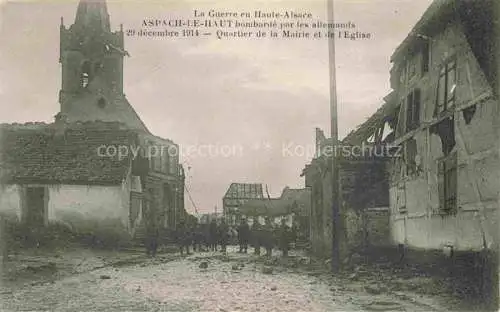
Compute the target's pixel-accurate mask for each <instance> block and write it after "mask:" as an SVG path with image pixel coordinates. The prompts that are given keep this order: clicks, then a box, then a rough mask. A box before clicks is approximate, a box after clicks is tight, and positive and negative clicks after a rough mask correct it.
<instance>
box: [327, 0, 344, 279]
mask: <svg viewBox="0 0 500 312" xmlns="http://www.w3.org/2000/svg"><path fill="white" fill-rule="evenodd" d="M333 1H334V0H327V14H328V18H327V19H328V23H329V24H333V22H334V20H335V19H334V8H333ZM332 31H333V30H332ZM328 32H330V30H328ZM328 61H329V62H328V64H329V73H330V115H331V117H330V119H331V140H332V150H331V151H330V153H329V155H327V157H328V156H331V166H332V227H333V228H332V232H333V233H332V236H333V239H332V241H333V246H332V263H331V264H332V271H333V272H334V273H336V272H338V271H339V270H340V242H339V240H340V234H341V228H340V227H341V224H342V222H341V220H340V219H339V218H340V204H339V202H340V200H339V197H340V194H339V167H338V162H337V152H336V151H337V148H336V146H337V142H338V122H337V121H338V118H337V79H336V67H335V66H336V65H335V36H334V35H333V34H332V35H330V34H329V35H328Z"/></svg>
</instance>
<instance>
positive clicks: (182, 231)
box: [177, 221, 191, 255]
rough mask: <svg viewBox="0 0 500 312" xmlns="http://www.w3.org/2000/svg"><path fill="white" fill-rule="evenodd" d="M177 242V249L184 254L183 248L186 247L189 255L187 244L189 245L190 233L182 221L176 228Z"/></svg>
mask: <svg viewBox="0 0 500 312" xmlns="http://www.w3.org/2000/svg"><path fill="white" fill-rule="evenodd" d="M177 243H178V244H179V250H180V252H181V255H184V249H186V254H187V255H189V245H191V235H190V233H189V228H188V226H187V225H186V223H185V222H184V221H181V222H180V223H179V227H178V229H177Z"/></svg>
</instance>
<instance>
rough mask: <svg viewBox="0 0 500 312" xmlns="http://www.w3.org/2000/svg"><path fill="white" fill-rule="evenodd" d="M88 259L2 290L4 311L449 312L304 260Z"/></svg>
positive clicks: (434, 302) (200, 256)
mask: <svg viewBox="0 0 500 312" xmlns="http://www.w3.org/2000/svg"><path fill="white" fill-rule="evenodd" d="M86 259H87V260H85V261H87V262H88V263H87V264H84V263H78V267H79V268H80V269H79V271H78V270H75V271H74V272H73V273H72V274H63V275H59V277H56V278H52V279H50V278H49V279H39V280H37V281H36V282H27V283H24V284H23V285H19V283H18V285H17V286H9V284H7V283H4V285H3V287H2V291H1V295H0V302H1V303H2V307H1V311H172V312H174V311H219V312H220V311H446V310H448V309H447V308H445V307H444V306H442V305H441V304H443V303H446V300H445V298H442V297H441V298H440V302H439V301H438V299H439V298H438V299H436V298H437V297H436V298H432V297H430V296H427V297H426V296H418V295H416V294H413V293H411V292H407V293H404V291H396V290H398V289H396V290H394V291H393V290H390V289H389V288H387V287H385V286H381V285H379V284H377V283H376V282H373V281H371V282H370V281H369V278H366V279H362V280H357V281H356V279H355V278H351V279H346V278H341V277H339V278H337V279H334V278H332V277H331V276H329V274H326V273H325V272H324V271H322V270H323V269H319V268H317V269H313V266H312V265H311V264H310V263H308V262H309V261H310V260H309V259H308V258H307V257H304V256H302V255H300V254H298V253H295V254H292V255H291V257H290V259H289V260H288V261H286V262H284V261H283V260H282V259H281V258H280V257H275V258H273V260H267V261H266V260H264V258H263V257H261V258H259V259H257V258H256V257H255V256H253V255H242V254H238V253H237V252H236V250H235V249H231V250H230V251H229V252H228V255H227V256H224V255H221V254H220V253H213V252H205V253H195V254H192V255H190V256H187V257H180V256H179V254H178V253H177V254H172V253H163V254H161V255H159V256H158V257H157V258H156V259H154V260H151V259H147V258H145V257H144V256H141V255H127V256H126V257H125V256H122V260H121V261H115V262H114V264H111V263H110V264H108V265H100V264H99V263H98V262H99V260H97V258H95V259H92V258H91V257H86ZM116 259H119V257H118V258H116ZM91 262H93V263H91ZM53 266H59V265H58V264H55V265H53ZM85 266H86V267H87V268H84V267H85ZM205 266H206V267H205ZM56 275H57V274H56ZM399 290H401V289H399Z"/></svg>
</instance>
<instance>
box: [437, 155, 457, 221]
mask: <svg viewBox="0 0 500 312" xmlns="http://www.w3.org/2000/svg"><path fill="white" fill-rule="evenodd" d="M438 169H439V172H438V189H439V210H440V212H441V213H442V214H453V213H455V212H456V210H457V153H453V154H451V155H449V156H447V157H445V158H443V159H441V160H439V162H438Z"/></svg>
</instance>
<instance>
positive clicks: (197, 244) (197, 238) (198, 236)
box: [192, 222, 203, 252]
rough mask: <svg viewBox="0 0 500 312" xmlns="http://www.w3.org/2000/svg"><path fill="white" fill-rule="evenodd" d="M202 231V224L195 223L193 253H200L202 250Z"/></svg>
mask: <svg viewBox="0 0 500 312" xmlns="http://www.w3.org/2000/svg"><path fill="white" fill-rule="evenodd" d="M201 231H202V229H201V226H200V224H199V223H198V222H195V223H194V224H193V227H192V234H193V251H198V252H200V251H201V250H202V243H203V233H202V232H201Z"/></svg>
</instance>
